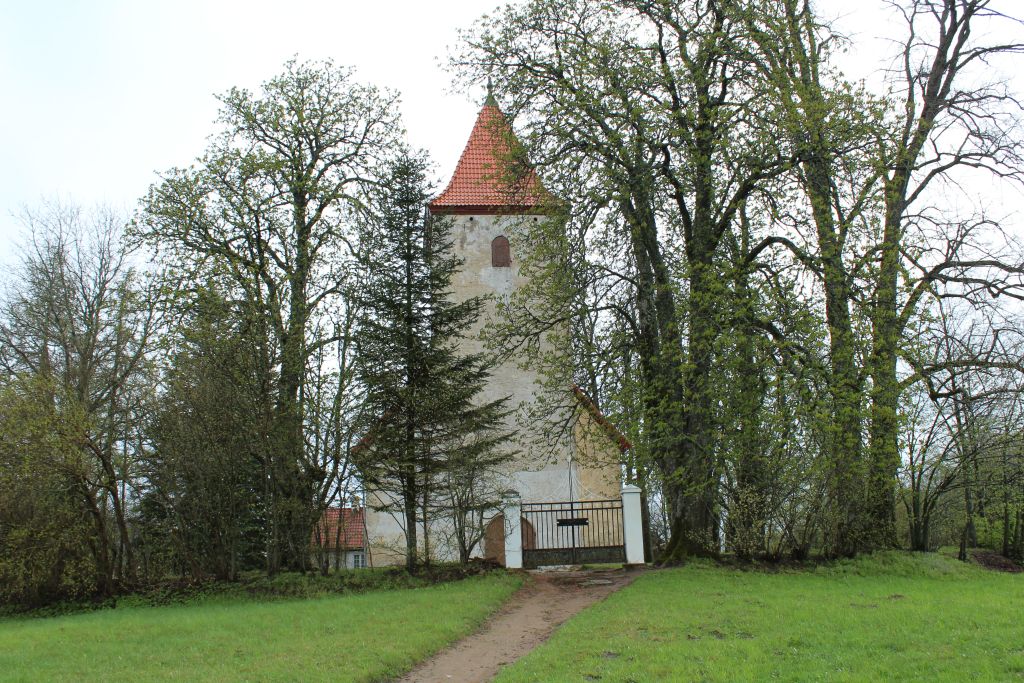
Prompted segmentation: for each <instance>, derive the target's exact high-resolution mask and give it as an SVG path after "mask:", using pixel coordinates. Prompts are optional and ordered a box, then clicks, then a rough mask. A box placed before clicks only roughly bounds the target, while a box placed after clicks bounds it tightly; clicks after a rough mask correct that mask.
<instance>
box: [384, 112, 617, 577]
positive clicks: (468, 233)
mask: <svg viewBox="0 0 1024 683" xmlns="http://www.w3.org/2000/svg"><path fill="white" fill-rule="evenodd" d="M516 146H518V143H517V141H516V139H515V136H514V133H513V131H512V126H511V124H510V123H509V121H508V120H507V118H506V117H505V114H504V113H503V112H502V111H501V109H499V107H498V105H497V102H496V101H495V100H494V98H493V96H491V95H490V94H488V97H487V100H486V101H485V103H484V105H483V107H482V108H481V110H480V113H479V114H478V115H477V119H476V123H475V124H474V126H473V129H472V132H471V133H470V135H469V141H468V142H467V143H466V147H465V149H464V150H463V152H462V156H461V157H460V159H459V162H458V165H457V166H456V168H455V173H454V174H453V175H452V178H451V180H450V181H449V183H448V185H447V187H446V188H445V190H444V191H443V192H442V193H441V194H440V195H438V196H437V197H436V198H435V199H434V200H433V201H431V202H430V203H429V204H428V207H427V208H428V210H429V212H430V215H431V217H432V218H434V219H442V218H443V219H445V220H451V221H452V226H451V233H450V234H451V238H452V240H453V242H454V250H455V255H456V256H458V257H459V258H460V259H461V260H462V261H463V266H462V268H461V270H459V271H458V272H457V273H456V275H455V277H454V278H453V281H452V296H453V297H455V298H456V299H460V300H465V299H468V298H470V297H475V296H481V297H486V298H487V299H488V300H489V301H490V302H491V303H490V304H489V305H488V306H486V307H485V310H484V314H483V315H482V316H481V319H480V320H479V321H478V322H477V324H476V326H475V327H474V328H473V329H471V330H469V331H467V332H466V334H465V336H464V338H463V340H462V348H463V349H464V350H465V351H466V352H468V353H477V352H481V351H485V350H486V349H485V345H484V342H483V341H482V339H481V336H480V334H481V331H482V330H483V328H484V326H485V325H486V323H487V321H488V320H489V319H491V318H493V316H495V315H497V314H498V312H497V306H496V302H497V301H499V300H501V299H506V298H508V297H509V296H511V295H512V294H513V293H514V292H515V291H516V290H517V289H519V288H520V287H522V285H523V284H524V283H525V279H524V276H523V274H522V273H521V272H520V264H521V263H522V255H521V254H520V253H517V250H518V249H520V248H521V247H522V246H523V239H522V238H523V236H524V232H525V230H526V229H527V228H528V227H529V226H530V225H531V224H532V223H534V222H535V221H543V220H546V219H547V217H546V215H545V207H546V206H550V204H551V203H552V202H553V201H554V198H553V197H552V196H551V195H550V194H549V193H548V192H547V191H546V190H545V189H544V187H543V185H542V184H541V182H540V179H539V178H538V177H537V175H536V173H534V171H533V170H532V169H530V168H526V170H525V171H524V172H522V173H519V174H518V175H514V174H513V173H512V172H511V171H512V168H511V165H510V159H509V157H510V154H509V152H510V150H512V149H514V148H515V147H516ZM517 168H518V164H517ZM538 379H539V376H538V373H537V372H536V371H535V370H533V369H529V368H527V369H524V368H522V367H521V366H520V364H519V363H518V362H517V360H516V359H510V360H507V361H505V362H502V363H500V364H498V365H497V366H495V367H492V368H491V378H490V382H489V384H488V386H487V387H486V388H485V389H484V391H483V392H482V393H483V396H482V397H481V399H482V400H484V401H493V400H497V399H501V398H505V397H510V401H509V404H510V408H512V409H513V410H514V411H515V413H516V414H513V415H510V416H509V417H508V418H507V420H508V422H507V425H506V429H507V431H509V432H510V433H512V434H515V435H516V437H515V443H513V444H510V447H511V448H514V449H515V450H516V451H518V453H519V455H518V456H517V458H516V459H515V460H514V461H513V462H512V463H511V465H510V467H509V469H508V471H506V472H503V473H502V474H503V475H504V480H505V482H504V483H507V485H508V487H509V488H511V489H514V490H515V491H516V492H518V494H519V496H520V498H521V500H522V501H523V502H524V503H553V502H558V501H580V500H585V499H590V500H595V499H612V498H618V497H619V489H620V479H621V476H620V467H619V460H620V454H621V451H623V450H625V449H627V448H629V442H628V441H627V440H626V439H625V437H623V436H622V434H621V433H619V432H618V430H616V429H615V428H614V427H613V426H612V425H611V424H610V423H609V422H608V421H607V420H605V419H604V417H603V416H602V415H601V413H600V412H599V411H598V409H597V407H596V406H595V405H594V403H593V401H591V400H590V399H589V397H587V396H586V394H585V393H584V392H583V391H582V390H580V388H579V387H575V386H567V387H566V388H565V392H566V396H565V398H566V401H565V402H564V403H565V404H566V405H567V406H568V408H567V414H566V424H567V425H569V426H570V429H569V430H568V433H567V434H565V435H563V437H562V438H561V439H557V440H555V445H553V446H552V445H551V444H552V440H549V439H548V438H547V436H546V435H545V434H543V433H542V432H543V427H542V426H541V425H533V424H530V423H529V422H528V421H523V420H522V419H520V418H521V416H522V415H524V414H526V413H527V412H528V408H527V406H529V405H530V404H535V403H536V400H537V392H538V391H539V390H540V385H539V383H538ZM545 442H546V445H540V444H545ZM368 495H370V494H368ZM495 512H497V511H495ZM528 527H529V524H528V523H525V520H524V531H523V537H524V539H527V538H528V537H529V535H530V534H533V533H534V532H533V531H532V530H531V529H529V528H528ZM503 529H504V526H503V518H502V517H501V516H500V515H497V514H496V516H495V517H493V518H492V519H491V520H490V521H489V523H488V526H487V530H486V535H485V538H484V542H483V544H482V545H483V547H482V548H478V549H477V551H476V552H477V554H483V555H484V556H485V557H489V558H493V559H496V560H497V561H499V562H502V563H503V562H504V547H505V535H504V531H503ZM439 535H443V534H439ZM367 538H368V544H369V546H370V548H371V553H370V555H371V558H372V559H371V563H372V564H373V565H375V566H379V565H383V564H400V563H401V562H403V561H404V556H403V554H402V551H401V550H399V549H400V548H401V547H402V544H403V540H402V539H403V536H402V528H401V526H400V522H399V521H398V520H397V519H395V518H394V517H393V516H390V515H388V514H387V513H371V514H368V516H367ZM529 542H530V541H528V540H527V541H524V544H526V545H528V544H529ZM433 551H434V552H435V553H436V554H437V556H438V558H439V559H454V558H455V557H457V553H456V554H454V555H453V553H452V551H451V549H449V550H448V552H446V551H445V550H444V549H442V548H438V547H435V548H434V549H433Z"/></svg>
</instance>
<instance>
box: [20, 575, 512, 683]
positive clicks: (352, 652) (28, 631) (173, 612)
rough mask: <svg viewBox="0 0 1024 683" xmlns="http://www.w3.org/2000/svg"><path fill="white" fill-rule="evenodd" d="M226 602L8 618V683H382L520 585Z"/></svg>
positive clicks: (475, 581) (495, 580) (491, 579)
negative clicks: (240, 682)
mask: <svg viewBox="0 0 1024 683" xmlns="http://www.w3.org/2000/svg"><path fill="white" fill-rule="evenodd" d="M519 584H520V580H519V579H518V578H517V577H511V576H503V575H500V574H496V575H491V576H487V577H478V578H471V579H466V580H465V581H460V582H456V583H448V584H441V585H439V586H434V587H431V588H420V589H415V590H394V591H378V592H371V593H365V594H361V595H351V596H330V597H324V598H317V599H311V600H279V601H274V602H256V601H251V600H249V601H237V600H233V601H232V600H223V601H210V602H207V603H202V604H192V605H180V606H174V607H136V608H117V609H114V610H104V611H99V612H93V613H89V614H78V615H73V616H66V617H57V618H51V619H11V620H2V621H0V680H26V681H28V680H32V681H36V680H132V681H140V680H189V681H191V680H217V681H231V680H259V681H273V680H281V681H285V680H287V681H291V680H332V681H374V680H382V679H386V678H387V677H389V676H393V675H395V674H397V673H400V672H401V671H403V670H405V669H407V668H409V667H410V666H411V665H412V664H413V663H414V662H416V661H418V660H420V659H422V658H424V657H425V656H427V655H429V654H430V653H432V652H434V651H436V650H438V649H440V648H441V647H442V646H444V645H445V644H447V643H449V642H451V641H453V640H455V639H456V638H458V637H460V636H462V635H464V634H465V633H467V632H469V631H470V630H472V629H473V628H474V627H475V626H476V625H477V624H479V623H480V622H481V621H482V620H483V619H484V618H486V616H487V615H488V614H490V613H491V612H492V611H494V610H495V609H496V608H497V607H498V606H499V605H500V604H501V603H502V602H504V600H505V599H506V598H507V597H508V596H509V595H510V594H511V593H512V592H513V591H514V590H515V589H516V588H517V587H518V586H519Z"/></svg>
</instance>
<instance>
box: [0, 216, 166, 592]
mask: <svg viewBox="0 0 1024 683" xmlns="http://www.w3.org/2000/svg"><path fill="white" fill-rule="evenodd" d="M24 225H25V227H26V229H27V231H28V240H27V243H26V248H25V251H24V255H23V258H22V260H21V262H20V264H19V266H18V267H17V268H16V269H15V270H14V271H13V273H12V276H11V280H9V281H8V283H7V284H8V287H7V288H6V291H5V292H4V296H3V300H2V303H0V368H2V369H3V371H4V375H3V379H0V382H2V383H6V382H8V381H21V380H24V381H34V380H35V379H38V380H39V381H40V382H42V383H43V384H44V385H45V386H48V387H50V390H51V395H50V396H49V397H47V396H46V395H45V394H41V393H38V392H36V393H32V394H31V395H32V396H36V397H38V398H39V399H40V400H43V401H45V403H46V404H52V405H51V406H50V408H49V409H56V408H54V407H55V406H58V405H59V404H62V405H61V407H63V408H66V409H67V410H68V411H71V412H73V413H76V414H78V415H80V419H75V420H72V421H71V422H69V423H68V424H67V426H68V428H69V429H70V428H71V427H74V428H76V429H78V431H77V433H74V434H70V433H69V434H67V435H66V441H65V443H70V444H74V445H75V447H76V448H77V449H78V454H77V456H76V457H74V458H72V460H74V462H76V463H78V464H77V465H76V466H75V467H72V468H70V469H68V470H67V471H66V474H67V475H68V476H69V477H73V478H74V480H75V483H74V486H73V487H72V488H71V489H70V490H72V491H74V493H75V495H77V496H79V497H80V503H81V506H82V507H81V509H82V511H83V514H84V515H86V517H87V519H88V520H89V522H90V524H91V527H92V533H91V534H89V535H88V538H89V539H90V549H91V551H92V553H93V562H94V566H95V568H96V576H97V580H96V584H95V588H96V590H97V591H98V592H100V593H103V594H107V595H109V594H112V593H113V592H115V591H116V590H117V589H118V588H119V587H120V586H124V585H127V586H130V585H132V584H134V582H135V580H136V567H137V565H136V562H135V559H134V556H133V551H134V548H133V542H132V538H133V534H132V529H131V519H130V517H131V515H130V513H131V507H132V505H133V503H134V499H135V494H136V490H137V489H136V486H137V483H138V471H137V462H138V455H139V444H140V443H141V441H142V439H141V438H140V437H141V427H142V421H143V419H144V415H146V414H147V412H148V410H149V408H150V405H151V401H152V398H153V394H152V388H153V385H154V381H153V380H154V368H153V365H152V362H151V360H152V359H151V352H152V345H153V341H154V335H155V331H156V308H155V306H154V296H153V292H152V291H151V290H150V289H149V287H148V285H147V284H146V281H145V280H143V278H142V277H141V276H140V275H139V273H138V272H137V271H136V270H135V268H134V267H133V265H132V254H131V251H130V250H129V249H127V248H126V247H125V244H124V242H123V241H122V238H121V235H122V229H123V225H124V221H123V218H122V217H121V216H119V215H118V214H117V213H116V212H114V211H111V210H109V209H104V208H98V209H95V210H91V211H89V210H84V209H81V208H79V207H76V206H74V205H72V204H61V203H58V202H50V203H47V204H44V205H43V206H42V207H41V208H40V209H39V210H33V211H28V212H26V214H25V216H24ZM47 409H48V408H47V406H46V405H43V406H40V407H39V410H41V411H45V410H47ZM69 457H70V456H69Z"/></svg>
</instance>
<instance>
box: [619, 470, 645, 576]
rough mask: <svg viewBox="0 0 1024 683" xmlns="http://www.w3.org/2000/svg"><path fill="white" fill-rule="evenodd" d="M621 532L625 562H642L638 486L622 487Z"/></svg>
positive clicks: (642, 534)
mask: <svg viewBox="0 0 1024 683" xmlns="http://www.w3.org/2000/svg"><path fill="white" fill-rule="evenodd" d="M622 532H623V541H625V544H626V564H643V563H644V524H643V518H642V513H641V510H640V488H639V487H637V486H632V485H629V484H627V485H626V486H623V487H622Z"/></svg>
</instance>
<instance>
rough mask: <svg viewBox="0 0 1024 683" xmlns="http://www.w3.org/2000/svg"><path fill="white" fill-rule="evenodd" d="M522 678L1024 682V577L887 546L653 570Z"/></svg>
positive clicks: (507, 675) (531, 661)
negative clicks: (766, 566)
mask: <svg viewBox="0 0 1024 683" xmlns="http://www.w3.org/2000/svg"><path fill="white" fill-rule="evenodd" d="M497 680H498V681H499V682H500V683H513V682H516V681H543V682H544V683H548V682H556V681H636V682H637V683H648V682H650V681H673V682H675V681H680V682H682V681H730V682H731V681H1014V680H1024V575H1022V574H1001V573H996V572H990V571H988V570H984V569H981V568H978V567H974V566H967V565H963V564H961V563H958V562H956V561H955V560H953V559H951V558H947V557H944V556H941V555H937V554H931V555H910V554H903V553H884V554H879V555H876V556H874V557H867V558H861V559H858V560H854V561H850V562H844V563H840V564H837V565H835V566H832V567H821V568H818V569H816V570H813V569H812V570H806V571H796V570H790V571H781V572H777V573H769V572H765V571H757V570H752V571H741V570H737V569H729V568H723V567H718V566H714V565H711V564H705V563H694V564H692V565H690V566H687V567H684V568H681V569H674V570H665V571H658V572H651V573H649V574H646V575H644V576H642V577H640V578H639V579H638V580H637V581H636V582H635V583H634V584H633V585H632V586H630V587H628V588H625V589H623V590H621V591H619V592H618V593H616V594H614V595H612V596H611V597H609V598H608V600H606V601H605V602H603V603H600V604H598V605H595V606H594V607H592V608H590V609H588V610H586V611H585V612H583V613H582V614H580V615H579V616H577V617H576V618H574V619H573V620H571V621H570V622H568V623H567V624H566V625H565V626H564V627H563V628H561V629H560V630H559V631H558V632H556V634H555V635H554V637H553V638H552V639H551V640H550V641H548V643H546V644H545V645H544V646H542V647H540V648H538V649H537V650H535V651H534V652H533V653H532V654H530V655H529V656H527V657H525V658H524V659H522V660H520V661H519V662H517V663H516V664H514V665H513V666H511V667H509V668H507V669H505V670H504V671H503V672H502V674H501V675H500V676H499V677H498V679H497Z"/></svg>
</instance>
